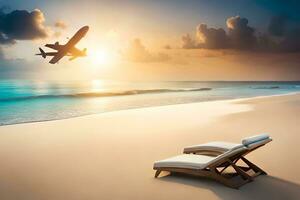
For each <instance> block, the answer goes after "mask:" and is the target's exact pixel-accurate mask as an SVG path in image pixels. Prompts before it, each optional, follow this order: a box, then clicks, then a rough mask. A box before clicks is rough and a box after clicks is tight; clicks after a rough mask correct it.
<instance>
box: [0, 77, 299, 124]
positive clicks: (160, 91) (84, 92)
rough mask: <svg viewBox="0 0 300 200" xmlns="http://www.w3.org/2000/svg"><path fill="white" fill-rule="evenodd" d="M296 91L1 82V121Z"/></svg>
mask: <svg viewBox="0 0 300 200" xmlns="http://www.w3.org/2000/svg"><path fill="white" fill-rule="evenodd" d="M292 92H300V82H299V81H298V82H231V81H208V82H203V81H189V82H119V81H107V80H106V81H103V80H92V81H24V80H1V81H0V125H9V124H17V123H26V122H36V121H47V120H57V119H64V118H71V117H76V116H82V115H89V114H95V113H103V112H109V111H113V110H123V109H132V108H140V107H150V106H161V105H171V104H182V103H192V102H203V101H214V100H225V99H237V98H248V97H257V96H269V95H281V94H288V93H292Z"/></svg>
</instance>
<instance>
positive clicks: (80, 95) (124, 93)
mask: <svg viewBox="0 0 300 200" xmlns="http://www.w3.org/2000/svg"><path fill="white" fill-rule="evenodd" d="M208 90H212V88H193V89H147V90H126V91H120V92H86V93H76V94H58V95H55V94H45V95H34V96H23V97H11V98H0V102H4V101H16V100H30V99H47V98H89V97H114V96H127V95H138V94H155V93H171V92H197V91H208Z"/></svg>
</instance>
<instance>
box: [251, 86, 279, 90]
mask: <svg viewBox="0 0 300 200" xmlns="http://www.w3.org/2000/svg"><path fill="white" fill-rule="evenodd" d="M279 88H280V87H279V86H266V87H254V88H253V89H264V90H269V89H279Z"/></svg>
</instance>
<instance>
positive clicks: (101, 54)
mask: <svg viewBox="0 0 300 200" xmlns="http://www.w3.org/2000/svg"><path fill="white" fill-rule="evenodd" d="M88 56H89V58H90V61H91V63H92V64H94V65H97V66H99V65H104V64H109V63H110V62H111V59H112V58H111V55H110V54H109V52H108V51H107V50H105V49H97V50H92V51H91V52H89V55H88Z"/></svg>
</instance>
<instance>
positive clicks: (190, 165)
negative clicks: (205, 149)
mask: <svg viewBox="0 0 300 200" xmlns="http://www.w3.org/2000/svg"><path fill="white" fill-rule="evenodd" d="M213 159H215V157H211V156H204V155H194V154H182V155H178V156H175V157H171V158H167V159H165V160H160V161H156V162H155V163H154V168H161V167H166V168H168V167H170V168H184V169H203V168H205V167H206V166H207V163H209V162H211V161H212V160H213Z"/></svg>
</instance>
